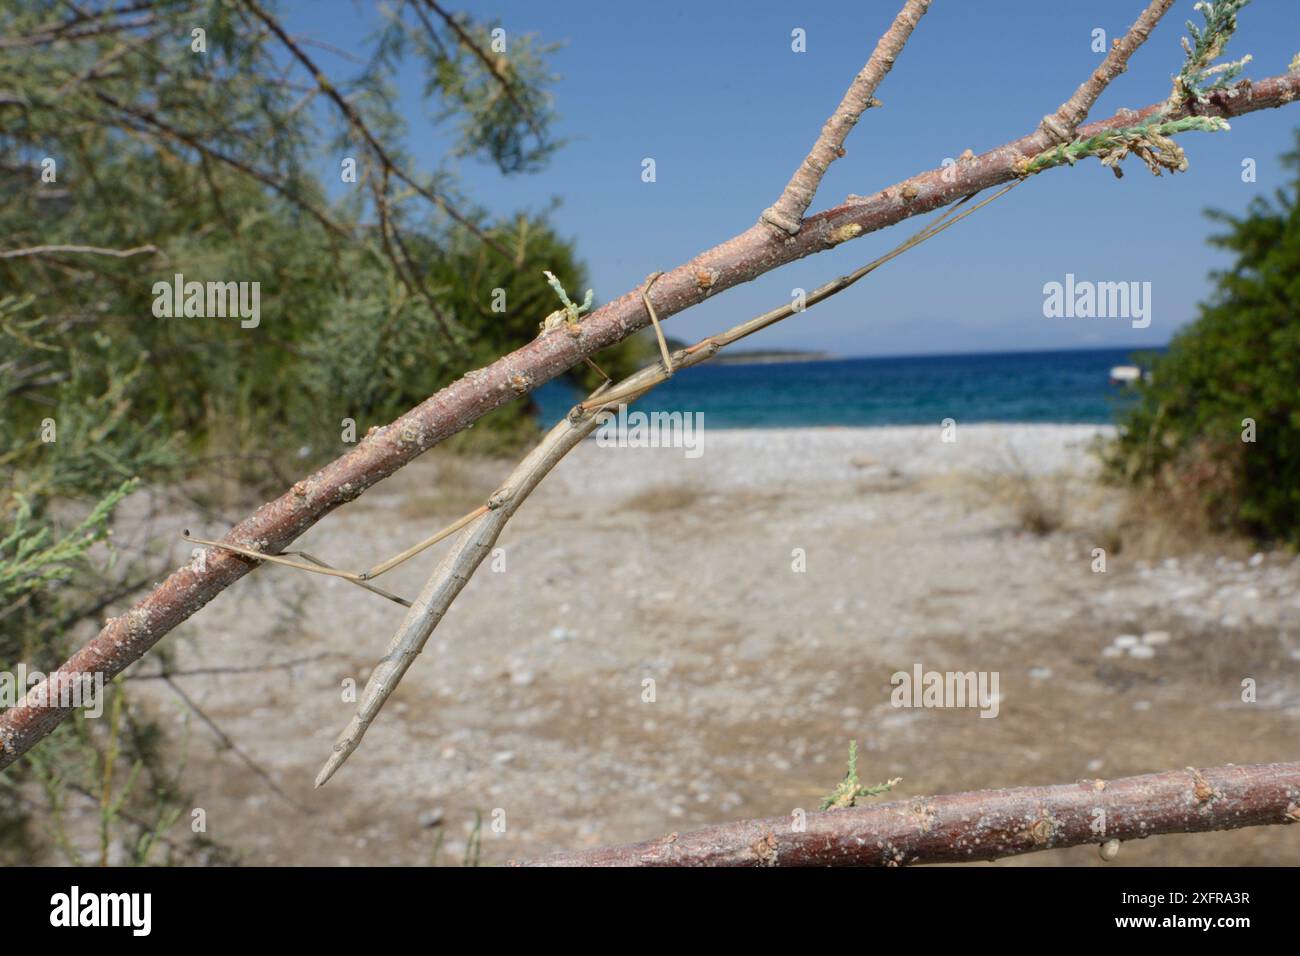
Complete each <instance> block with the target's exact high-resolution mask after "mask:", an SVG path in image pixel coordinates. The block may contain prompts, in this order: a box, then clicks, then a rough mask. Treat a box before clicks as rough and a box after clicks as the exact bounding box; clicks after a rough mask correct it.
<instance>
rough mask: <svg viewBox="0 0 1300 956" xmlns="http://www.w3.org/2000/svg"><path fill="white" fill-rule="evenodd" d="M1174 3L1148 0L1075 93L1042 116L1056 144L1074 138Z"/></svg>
mask: <svg viewBox="0 0 1300 956" xmlns="http://www.w3.org/2000/svg"><path fill="white" fill-rule="evenodd" d="M1173 5H1174V0H1151V3H1150V5H1149V6H1148V7H1147V8H1146V9H1145V10H1144V11H1142V15H1141V16H1139V17H1138V18H1137V20H1136V21H1134V23H1133V26H1131V27H1129V29H1128V33H1126V34H1124V36H1123V37H1122V38H1121V39H1118V40H1116V41H1115V42H1114V43H1113V44H1112V45H1111V48H1110V50H1109V52H1107V54H1106V58H1105V59H1104V60H1102V61H1101V65H1100V66H1098V67H1097V69H1095V70H1093V72H1092V75H1091V76H1090V77H1088V78H1087V79H1086V80H1084V81H1083V83H1081V84H1080V85H1079V88H1078V89H1077V90H1075V91H1074V94H1073V95H1072V96H1071V97H1070V98H1069V99H1068V100H1066V101H1065V102H1064V103H1062V104H1061V106H1060V109H1058V110H1057V111H1056V112H1055V113H1051V114H1048V115H1047V116H1044V117H1043V122H1042V124H1041V126H1040V129H1042V131H1043V132H1044V133H1046V134H1047V135H1048V136H1050V137H1051V138H1052V139H1053V140H1055V141H1056V142H1057V143H1068V142H1069V141H1070V140H1072V139H1074V133H1075V130H1076V129H1078V127H1079V124H1080V123H1082V122H1083V121H1084V119H1086V118H1087V116H1088V111H1089V110H1091V109H1092V107H1093V104H1095V103H1096V102H1097V100H1098V98H1099V97H1100V96H1101V94H1102V93H1103V92H1104V91H1105V89H1106V87H1108V86H1110V84H1111V81H1112V80H1114V79H1115V77H1117V76H1119V75H1120V74H1121V73H1123V72H1124V71H1125V70H1127V69H1128V61H1129V57H1131V56H1132V55H1133V53H1134V51H1136V50H1137V48H1138V47H1140V46H1141V45H1142V44H1143V43H1145V42H1146V40H1147V37H1149V36H1150V35H1151V31H1152V30H1153V29H1155V25H1156V24H1157V23H1159V22H1160V18H1161V17H1163V16H1164V15H1165V13H1166V12H1167V11H1168V10H1169V8H1170V7H1171V6H1173Z"/></svg>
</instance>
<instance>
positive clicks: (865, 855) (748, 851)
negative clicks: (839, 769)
mask: <svg viewBox="0 0 1300 956" xmlns="http://www.w3.org/2000/svg"><path fill="white" fill-rule="evenodd" d="M1297 822H1300V763H1271V764H1255V765H1252V766H1244V767H1236V766H1231V765H1229V766H1226V767H1211V768H1207V769H1202V770H1197V769H1194V768H1192V767H1188V768H1187V769H1185V770H1171V771H1169V772H1167V773H1153V774H1146V775H1144V776H1140V777H1121V778H1120V779H1118V780H1081V781H1079V782H1078V783H1066V784H1058V785H1056V786H1050V787H1016V788H1014V789H1009V790H976V791H972V792H969V793H954V794H948V795H945V796H937V797H915V798H913V799H911V800H896V801H894V802H891V803H881V804H872V805H870V806H861V807H847V808H844V809H840V810H831V811H828V812H826V813H808V814H806V816H805V817H804V821H803V826H802V828H801V829H796V825H797V823H798V815H797V814H794V813H792V814H791V815H790V816H785V817H770V818H768V819H766V820H744V821H741V822H739V823H726V824H722V825H721V826H713V827H705V828H704V829H702V830H694V831H691V832H690V833H682V834H677V833H672V834H669V835H668V836H666V837H663V838H662V839H659V840H650V841H647V842H645V843H629V844H625V845H623V846H612V847H602V848H600V849H596V850H581V851H576V852H573V853H559V854H556V855H554V856H547V857H542V858H541V859H537V860H526V861H523V862H521V863H516V864H514V865H517V866H912V865H915V864H920V863H967V862H972V861H975V860H997V859H1000V858H1002V857H1007V856H1017V855H1019V854H1022V853H1034V852H1037V851H1039V850H1054V849H1060V848H1061V847H1067V846H1079V845H1081V844H1085V843H1095V844H1104V843H1106V842H1107V841H1110V840H1119V841H1124V840H1141V839H1144V838H1145V837H1149V836H1156V835H1158V834H1162V833H1204V832H1207V831H1210V830H1236V829H1239V828H1241V827H1258V826H1269V825H1273V824H1279V823H1281V824H1285V823H1297Z"/></svg>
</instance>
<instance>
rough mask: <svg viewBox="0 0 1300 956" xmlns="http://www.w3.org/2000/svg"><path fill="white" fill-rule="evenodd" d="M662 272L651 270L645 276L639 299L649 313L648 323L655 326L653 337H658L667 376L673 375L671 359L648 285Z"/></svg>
mask: <svg viewBox="0 0 1300 956" xmlns="http://www.w3.org/2000/svg"><path fill="white" fill-rule="evenodd" d="M661 275H663V273H662V272H652V273H650V275H648V276H647V277H646V280H645V285H644V286H643V287H642V289H641V301H642V302H644V303H645V310H646V311H647V312H649V313H650V323H651V324H652V325H653V326H654V327H655V337H656V338H658V339H659V353H660V354H661V355H662V356H663V359H664V371H665V372H667V373H668V377H669V378H672V377H673V359H672V356H671V355H670V354H669V353H668V340H667V339H666V338H664V329H663V326H662V325H660V324H659V316H658V315H657V314H656V313H655V307H654V306H653V305H651V304H650V287H651V286H652V285H654V284H655V280H657V279H658V278H659V277H660V276H661Z"/></svg>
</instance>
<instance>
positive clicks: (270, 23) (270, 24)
mask: <svg viewBox="0 0 1300 956" xmlns="http://www.w3.org/2000/svg"><path fill="white" fill-rule="evenodd" d="M240 2H241V3H242V4H243V5H244V6H245V7H247V8H248V10H249V11H250V12H251V13H252V14H253V16H255V17H257V18H258V19H259V20H261V21H262V23H264V24H265V25H266V27H267V29H269V30H270V31H271V32H272V33H273V34H275V36H276V38H277V39H278V40H279V41H280V43H281V44H282V45H283V46H284V47H285V49H287V50H288V51H289V53H290V54H291V55H292V56H293V57H294V59H296V60H297V61H298V62H299V63H301V64H302V65H303V66H304V67H305V68H306V69H307V72H308V73H309V74H310V75H311V77H312V79H313V80H315V81H316V84H317V85H318V86H319V87H320V89H321V92H322V93H324V94H325V95H326V96H327V97H329V99H330V100H331V101H332V102H333V103H334V105H335V106H337V107H338V109H339V112H341V113H342V114H343V116H344V118H345V119H346V120H347V121H348V123H349V125H351V126H352V128H353V129H354V130H355V131H356V132H357V134H358V135H360V136H361V138H362V139H364V140H365V141H366V144H367V145H368V146H369V147H370V149H371V152H373V153H374V154H375V158H377V159H378V160H379V161H380V162H381V163H382V164H383V165H384V166H385V167H386V168H388V169H390V170H392V173H393V175H394V176H396V177H397V178H398V179H400V180H401V181H402V182H404V183H406V185H408V186H410V187H411V188H412V189H414V190H415V191H416V192H417V193H419V194H420V195H421V196H423V197H424V198H425V199H427V200H428V201H429V202H431V203H433V204H434V205H435V206H437V207H438V208H439V209H441V210H442V211H443V212H445V213H446V214H447V215H448V216H450V217H451V218H452V219H453V220H454V221H455V222H457V223H459V224H460V225H461V226H463V227H464V228H465V229H466V230H468V231H469V232H470V233H471V234H473V235H474V236H475V237H476V238H477V239H478V240H479V241H480V242H482V243H483V244H484V245H486V246H488V247H490V248H491V249H494V250H495V251H496V252H498V253H500V254H501V255H502V256H504V257H505V258H506V259H511V258H513V257H512V256H511V255H510V253H508V252H507V251H506V250H505V248H504V247H503V246H502V245H501V244H500V243H498V242H497V241H496V240H495V239H493V238H492V237H491V236H489V235H488V234H487V233H485V232H484V231H483V230H482V229H480V228H479V226H478V224H477V223H475V222H474V221H473V220H472V219H470V218H469V217H468V216H466V215H465V214H464V213H462V212H460V210H458V209H457V208H456V207H455V206H453V205H452V204H451V203H450V202H448V201H447V199H446V197H444V196H442V195H440V194H438V193H435V192H434V191H433V190H431V189H429V188H428V187H427V186H424V185H422V184H420V183H419V182H417V181H416V180H415V179H414V178H412V177H411V176H410V175H408V174H407V173H406V171H405V170H404V169H402V167H401V166H399V165H398V164H397V163H396V162H395V161H394V160H393V158H392V157H391V156H390V155H389V153H388V150H386V149H385V148H384V146H383V144H381V143H380V142H379V140H378V139H377V138H376V137H375V135H374V134H373V133H372V132H371V131H370V127H369V126H367V125H366V122H365V121H364V120H363V119H362V118H361V115H360V114H359V113H358V112H357V111H356V109H354V108H353V106H352V104H351V103H349V102H348V101H347V100H346V99H344V98H343V95H342V94H341V93H340V92H339V91H338V89H337V88H336V87H335V86H334V84H332V83H331V82H330V81H329V80H328V79H326V77H325V74H324V73H323V72H322V71H321V70H320V69H319V68H318V67H317V66H316V63H315V62H314V61H313V60H312V58H311V57H309V56H308V55H307V53H306V52H305V51H304V50H303V49H302V47H301V46H299V45H298V44H297V43H295V42H294V40H293V38H292V37H290V36H289V34H288V33H287V32H286V31H285V29H284V27H282V26H280V22H279V21H278V20H276V19H275V18H274V17H273V16H271V15H270V14H269V13H267V12H266V10H264V9H263V8H262V7H261V5H260V4H258V3H257V2H256V0H240Z"/></svg>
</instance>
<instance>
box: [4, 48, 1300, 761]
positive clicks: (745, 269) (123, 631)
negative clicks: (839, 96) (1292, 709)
mask: <svg viewBox="0 0 1300 956" xmlns="http://www.w3.org/2000/svg"><path fill="white" fill-rule="evenodd" d="M1297 96H1300V71H1298V72H1293V73H1288V74H1285V75H1282V76H1275V77H1270V78H1268V79H1265V80H1260V81H1257V82H1255V83H1254V84H1251V83H1247V82H1243V83H1239V84H1237V86H1235V87H1233V88H1231V89H1230V90H1228V91H1225V92H1219V93H1215V94H1213V95H1212V96H1211V98H1210V101H1209V102H1208V103H1206V104H1204V105H1202V106H1199V107H1197V108H1196V109H1197V112H1198V113H1202V114H1204V115H1208V116H1221V117H1227V118H1230V117H1234V116H1242V115H1245V114H1247V113H1253V112H1255V111H1257V110H1262V109H1269V108H1273V107H1279V106H1284V105H1286V104H1288V103H1290V102H1292V101H1293V100H1295V99H1296V97H1297ZM1165 105H1166V104H1165V103H1164V102H1163V101H1162V102H1160V103H1156V104H1153V105H1151V106H1148V107H1146V108H1145V109H1143V110H1141V111H1136V112H1135V111H1132V110H1126V111H1123V112H1122V113H1120V114H1117V115H1115V116H1112V117H1110V118H1109V119H1106V120H1103V121H1100V122H1097V123H1091V124H1089V125H1088V126H1085V127H1083V128H1082V129H1080V130H1079V135H1080V136H1091V135H1094V134H1096V133H1100V132H1104V131H1106V130H1112V129H1119V128H1123V127H1126V126H1131V125H1133V124H1134V123H1136V122H1138V121H1139V120H1141V119H1142V118H1143V117H1145V116H1150V115H1152V114H1153V113H1156V112H1158V111H1159V110H1161V109H1162V108H1164V107H1165ZM1179 115H1186V112H1185V111H1174V112H1173V113H1171V114H1170V116H1171V117H1176V116H1179ZM1053 145H1055V144H1054V143H1053V141H1052V140H1051V138H1050V137H1049V136H1048V135H1047V134H1046V133H1044V132H1042V131H1041V130H1039V131H1036V132H1034V133H1032V134H1030V135H1029V136H1026V137H1024V138H1022V139H1019V140H1016V141H1015V142H1011V143H1007V144H1005V145H1003V146H999V147H997V148H996V149H993V150H990V151H989V152H987V153H984V154H983V155H981V156H978V157H974V158H972V159H970V160H966V161H964V162H960V163H958V165H957V167H956V173H957V175H951V173H950V172H949V171H948V170H947V169H945V168H939V169H932V170H930V171H929V172H925V173H921V174H919V175H917V176H914V177H912V178H911V179H908V180H906V181H904V182H902V183H898V184H895V185H894V186H890V187H889V188H887V189H885V190H883V191H881V192H879V193H877V194H875V195H874V196H870V197H861V198H859V197H851V198H850V199H849V200H848V201H846V202H844V203H842V204H841V205H839V206H836V207H834V208H832V209H827V210H825V211H823V212H821V213H818V214H816V215H814V216H812V217H810V218H809V219H807V220H806V221H805V223H804V228H803V229H801V230H800V232H799V235H797V236H794V237H782V236H780V235H778V234H776V233H775V231H774V230H773V229H772V228H771V227H770V226H767V225H766V224H761V223H756V224H755V225H754V226H751V227H750V228H749V229H747V230H746V231H745V232H743V233H741V234H740V235H738V236H735V237H733V238H731V239H729V240H727V241H726V242H723V243H722V244H720V245H718V246H715V247H713V248H712V249H709V250H707V251H706V252H702V253H700V254H699V255H698V256H696V257H695V258H694V259H692V260H690V261H689V262H687V263H685V264H683V265H680V266H678V267H676V268H675V269H673V270H672V271H670V272H665V273H664V274H663V275H662V276H661V277H660V278H659V279H658V280H657V281H656V283H655V306H656V310H657V311H658V313H659V316H660V318H665V317H667V316H669V315H674V314H676V313H678V312H681V311H682V310H683V309H686V308H689V307H690V306H693V305H696V304H698V303H699V302H701V301H703V300H704V299H705V298H706V297H707V296H709V295H712V294H714V293H716V292H718V291H721V290H723V289H728V288H731V287H733V286H736V285H739V284H741V283H743V282H748V281H750V280H751V279H754V278H756V277H758V276H760V275H763V274H765V273H767V272H771V271H772V270H773V269H776V268H778V267H780V266H783V265H786V264H787V263H790V262H793V261H795V260H797V259H802V258H804V257H805V256H809V255H813V254H815V253H818V252H823V251H825V250H826V249H829V248H832V247H833V246H835V245H838V244H839V243H840V242H843V241H846V240H847V239H851V238H857V237H858V236H862V235H865V234H867V233H870V232H875V231H877V230H879V229H883V228H885V227H887V226H892V225H894V224H896V223H899V222H902V221H903V220H905V219H908V218H910V217H912V216H914V215H918V214H921V213H925V212H930V211H932V210H935V209H939V208H941V207H943V206H947V205H949V204H951V203H953V202H955V201H957V200H959V199H961V198H962V197H963V196H966V195H969V194H970V193H972V192H978V191H980V190H982V189H986V188H988V187H990V186H996V185H999V184H1001V183H1005V182H1009V181H1011V180H1012V179H1015V178H1017V176H1018V173H1017V169H1018V167H1019V164H1020V163H1021V161H1022V160H1024V159H1027V158H1029V157H1032V156H1035V155H1037V154H1038V153H1041V152H1043V151H1044V150H1046V149H1048V148H1051V147H1052V146H1053ZM701 275H707V276H709V278H710V280H711V281H710V282H708V283H707V284H706V283H704V282H701V281H700V279H699V277H700V276H701ZM649 322H650V317H649V314H648V313H647V312H646V309H645V304H644V302H643V301H642V299H641V295H640V288H639V287H638V288H637V289H634V290H632V291H630V292H627V293H625V294H624V295H622V296H621V297H619V298H617V299H615V300H613V301H612V302H609V303H608V304H606V305H604V306H602V307H601V308H600V309H597V310H596V311H594V312H592V313H591V314H590V315H588V316H587V317H586V318H585V319H584V320H583V321H582V323H581V325H579V326H578V327H577V329H576V333H577V334H574V335H569V334H565V335H546V336H542V337H540V338H537V339H534V340H533V341H532V342H530V343H528V344H527V345H525V346H523V347H522V348H519V349H516V350H515V351H514V352H511V353H510V354H509V355H505V356H503V357H501V358H499V359H497V360H496V361H495V362H493V363H492V364H491V365H489V366H487V367H486V368H481V369H477V370H475V371H473V372H470V373H468V374H467V375H465V376H464V377H463V378H461V379H459V380H458V381H456V382H453V383H452V384H451V385H448V386H447V387H446V388H444V389H442V390H441V391H439V392H438V393H437V394H435V395H433V396H432V397H430V398H429V399H427V400H425V401H424V402H422V403H421V404H419V405H417V406H416V407H415V408H413V409H411V410H410V411H409V412H407V413H406V414H404V415H402V416H401V417H400V418H398V419H397V420H396V421H394V422H392V423H391V424H389V425H386V426H383V427H381V428H374V429H371V431H370V433H369V434H368V435H367V436H366V439H365V440H364V441H362V442H360V443H359V444H358V445H357V447H356V448H354V449H352V450H351V451H350V452H348V453H347V454H345V455H343V456H342V457H340V458H338V459H336V460H335V461H333V462H332V463H330V464H329V465H326V466H325V467H324V468H322V469H321V470H319V471H317V472H316V473H315V474H313V475H311V476H309V477H308V478H305V479H303V480H302V481H299V482H297V483H296V484H294V486H293V487H292V488H290V489H289V491H287V492H286V493H285V494H283V495H282V496H280V497H279V498H277V499H275V500H274V501H270V502H268V503H266V504H264V505H262V506H261V507H260V508H259V509H258V510H257V511H256V512H255V513H253V514H252V515H250V516H249V517H247V518H245V519H244V520H243V521H241V522H240V523H239V524H238V525H236V526H235V527H234V528H232V529H231V531H230V532H229V533H228V534H227V535H226V536H225V538H223V539H222V540H223V541H225V542H227V543H230V544H237V545H243V546H246V547H251V548H255V549H256V550H259V551H266V552H271V553H274V552H277V551H282V550H284V549H285V548H287V547H288V546H289V545H290V543H292V541H293V540H294V539H295V538H297V537H298V536H299V535H300V534H302V533H303V532H304V531H306V530H307V529H308V528H310V527H311V526H312V525H314V524H315V523H316V522H317V521H319V520H320V519H321V518H323V517H324V516H325V515H327V514H329V513H330V512H331V511H333V510H334V509H335V508H337V507H339V506H340V505H342V504H345V503H347V502H349V501H351V500H353V499H354V498H357V497H359V496H360V495H361V494H362V492H364V491H365V490H366V489H367V488H369V487H370V486H371V485H373V484H375V483H376V482H378V481H380V480H382V479H384V478H386V477H388V476H389V475H391V474H393V472H395V471H397V470H398V469H399V468H401V467H403V466H404V465H406V464H408V463H409V462H410V461H412V460H413V459H414V458H416V457H417V456H418V455H420V454H421V453H422V452H424V451H426V450H428V449H429V448H431V447H432V446H434V445H436V444H437V443H438V442H440V441H443V440H444V439H446V438H448V437H450V436H451V435H454V434H456V433H457V432H459V431H461V430H462V429H464V428H466V427H468V426H469V425H471V424H472V423H473V422H475V421H477V420H478V419H479V418H481V417H483V416H484V415H486V414H487V413H488V412H490V411H492V410H493V409H495V408H498V407H500V406H501V405H504V404H505V403H507V402H509V401H512V400H514V399H515V398H517V397H518V396H519V395H521V394H523V393H525V392H527V391H529V390H531V389H533V388H536V387H537V386H538V385H541V384H542V383H543V382H546V381H549V380H550V379H552V378H554V377H556V376H557V375H559V374H561V373H563V372H565V371H567V370H568V369H570V368H572V367H573V366H574V365H576V364H577V363H579V362H581V361H582V360H583V359H584V358H585V357H587V356H589V355H593V354H595V353H596V352H598V351H600V350H601V349H603V348H607V347H608V346H610V345H613V344H615V343H616V342H620V341H622V340H623V339H625V338H627V337H628V336H629V335H632V334H633V333H635V332H637V331H639V330H640V329H642V328H644V327H645V326H646V325H648V324H649ZM256 566H257V562H255V561H252V560H249V559H247V558H242V557H239V556H237V555H233V554H226V553H222V554H215V555H213V556H212V557H211V559H210V560H209V561H208V562H207V564H206V567H205V568H204V569H203V570H195V569H194V568H192V567H188V566H186V567H182V568H180V569H178V570H176V571H174V572H173V573H172V574H171V575H170V576H169V577H168V578H167V580H165V581H163V582H162V583H161V584H160V585H159V586H158V587H157V588H155V589H154V591H153V592H152V593H151V594H149V595H148V596H146V597H145V598H144V600H142V601H141V602H139V603H138V604H137V605H136V606H135V607H133V608H132V609H131V610H130V611H128V612H127V613H125V614H123V615H120V616H119V617H116V618H113V619H112V620H109V621H107V622H106V623H105V626H104V628H103V630H101V631H100V633H99V634H98V635H97V636H96V637H94V638H92V639H91V640H90V641H89V642H88V643H87V644H86V645H85V646H83V647H82V648H81V649H80V650H78V651H77V652H76V653H75V654H74V655H73V656H72V657H71V658H69V659H68V661H67V662H66V663H65V664H64V665H63V666H62V667H61V668H60V673H61V674H63V675H69V674H76V673H96V672H100V673H103V674H104V675H105V677H106V678H111V677H113V676H114V675H116V674H118V673H120V672H121V671H122V670H123V669H124V668H126V667H127V666H128V665H130V664H132V663H133V662H135V661H136V660H139V658H140V657H141V656H142V655H144V653H145V652H147V651H148V650H149V649H150V648H151V647H153V645H154V644H156V643H157V642H158V641H159V640H160V639H161V638H162V637H163V635H165V634H166V633H167V632H168V631H170V630H171V629H172V628H173V627H175V626H176V625H178V624H180V623H181V622H182V621H184V620H185V619H187V618H188V617H190V615H192V614H194V613H195V612H196V611H198V610H199V609H200V608H202V607H203V606H204V605H205V604H207V603H208V601H210V600H212V599H213V598H214V597H216V596H217V595H218V594H220V593H221V591H223V590H224V589H225V588H227V587H229V586H230V585H231V584H233V583H234V582H235V581H237V580H239V579H240V578H241V577H243V576H244V575H245V574H247V573H248V572H249V571H250V570H252V569H253V568H254V567H256ZM40 690H41V688H40V687H39V686H38V687H36V688H33V689H32V691H31V692H30V693H29V694H28V697H27V698H25V699H24V700H23V702H22V703H20V704H19V705H17V706H15V707H12V708H10V709H9V710H7V711H5V712H4V713H2V714H0V769H3V768H5V767H7V766H8V765H9V764H11V763H13V761H14V760H16V759H17V758H18V757H19V756H21V755H22V754H24V753H26V752H27V751H28V750H29V749H30V748H31V747H32V746H33V745H34V744H35V743H36V742H37V741H38V740H40V739H41V738H42V737H44V736H45V735H46V734H48V733H49V732H50V731H51V730H53V729H54V728H55V727H56V726H58V724H59V723H60V722H61V721H62V720H63V719H64V717H66V716H67V713H68V712H67V711H66V710H63V709H60V708H58V707H57V706H51V705H50V704H49V703H41V702H40V701H39V700H38V698H37V696H36V694H37V692H38V691H40Z"/></svg>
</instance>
